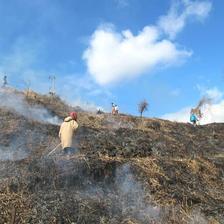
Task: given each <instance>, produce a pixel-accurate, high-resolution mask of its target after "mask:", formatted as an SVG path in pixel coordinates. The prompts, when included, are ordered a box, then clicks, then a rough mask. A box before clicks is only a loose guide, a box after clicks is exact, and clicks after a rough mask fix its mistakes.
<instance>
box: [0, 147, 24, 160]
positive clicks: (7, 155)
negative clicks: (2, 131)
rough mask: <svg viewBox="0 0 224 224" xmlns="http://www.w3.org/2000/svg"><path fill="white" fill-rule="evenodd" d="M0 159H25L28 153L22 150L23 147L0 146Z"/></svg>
mask: <svg viewBox="0 0 224 224" xmlns="http://www.w3.org/2000/svg"><path fill="white" fill-rule="evenodd" d="M0 155H1V156H0V161H6V160H10V161H17V160H22V159H25V158H26V157H27V156H28V153H27V152H26V151H24V149H23V148H15V147H11V146H10V147H1V148H0Z"/></svg>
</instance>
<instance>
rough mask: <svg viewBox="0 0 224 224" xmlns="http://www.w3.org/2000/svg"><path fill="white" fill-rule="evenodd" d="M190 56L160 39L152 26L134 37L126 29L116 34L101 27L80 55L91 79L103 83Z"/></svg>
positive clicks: (137, 74) (115, 80)
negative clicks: (84, 61) (85, 63)
mask: <svg viewBox="0 0 224 224" xmlns="http://www.w3.org/2000/svg"><path fill="white" fill-rule="evenodd" d="M190 55H191V52H189V51H186V50H181V49H178V48H177V46H176V45H175V44H174V43H172V42H171V41H169V40H166V39H161V35H160V32H159V30H158V29H157V28H156V27H153V26H147V27H145V28H144V29H143V30H142V31H141V32H140V33H139V34H138V35H136V36H134V35H133V34H132V33H131V31H130V30H125V31H123V32H122V33H121V34H120V33H117V32H115V31H113V30H112V29H110V28H105V27H104V28H99V29H97V30H96V31H95V33H94V34H93V35H92V38H91V42H90V46H89V48H88V49H87V50H86V51H85V52H84V55H83V58H84V59H85V60H86V62H87V65H88V70H89V73H90V74H91V75H92V76H93V78H94V79H95V80H96V81H97V82H98V83H99V84H101V85H106V84H110V83H115V82H118V81H120V80H125V79H130V78H134V77H136V76H139V75H140V74H142V73H144V72H146V71H150V70H152V69H153V68H155V67H156V66H158V65H160V66H161V65H163V66H167V65H171V64H173V63H175V62H177V60H178V59H181V58H185V57H188V56H190Z"/></svg>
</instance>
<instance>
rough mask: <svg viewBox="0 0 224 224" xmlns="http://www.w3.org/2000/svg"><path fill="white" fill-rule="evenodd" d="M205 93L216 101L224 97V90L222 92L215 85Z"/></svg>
mask: <svg viewBox="0 0 224 224" xmlns="http://www.w3.org/2000/svg"><path fill="white" fill-rule="evenodd" d="M205 93H206V95H207V96H208V97H209V98H211V99H212V100H213V101H215V102H217V101H220V100H221V99H222V98H223V92H221V91H220V90H219V89H218V88H216V87H214V88H212V89H207V90H206V91H205Z"/></svg>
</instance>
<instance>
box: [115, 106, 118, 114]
mask: <svg viewBox="0 0 224 224" xmlns="http://www.w3.org/2000/svg"><path fill="white" fill-rule="evenodd" d="M114 110H115V114H118V112H119V107H118V105H115V107H114Z"/></svg>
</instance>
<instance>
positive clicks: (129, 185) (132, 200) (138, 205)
mask: <svg viewBox="0 0 224 224" xmlns="http://www.w3.org/2000/svg"><path fill="white" fill-rule="evenodd" d="M116 184H117V187H118V195H119V202H118V203H119V206H120V208H121V211H122V215H124V216H126V217H127V216H128V217H131V218H133V219H137V220H139V221H142V222H147V223H150V222H151V221H156V220H159V216H160V209H159V207H157V206H154V205H152V204H150V203H149V202H147V203H146V198H147V201H150V198H149V197H151V196H150V195H147V193H146V192H145V191H144V188H143V186H142V184H141V183H140V182H139V181H137V180H135V177H134V176H133V174H132V172H131V167H130V165H129V164H125V165H123V166H122V167H120V168H119V169H117V171H116Z"/></svg>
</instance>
